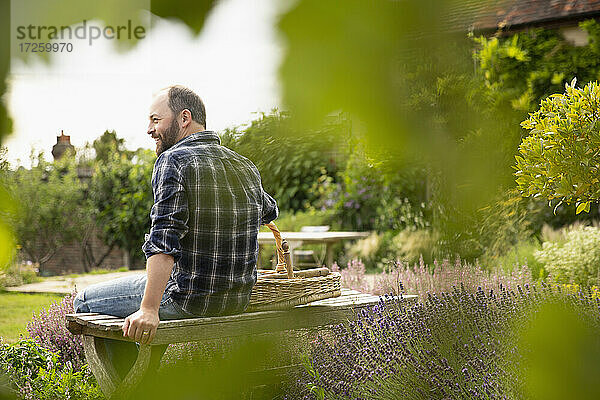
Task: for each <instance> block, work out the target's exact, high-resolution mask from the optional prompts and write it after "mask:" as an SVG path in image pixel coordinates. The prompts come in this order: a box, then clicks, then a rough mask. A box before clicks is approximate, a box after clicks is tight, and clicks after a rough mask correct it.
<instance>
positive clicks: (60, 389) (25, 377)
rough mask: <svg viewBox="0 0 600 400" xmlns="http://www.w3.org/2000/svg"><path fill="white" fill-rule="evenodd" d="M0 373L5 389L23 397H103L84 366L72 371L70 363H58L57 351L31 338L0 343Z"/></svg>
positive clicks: (38, 399) (91, 399)
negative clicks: (5, 381)
mask: <svg viewBox="0 0 600 400" xmlns="http://www.w3.org/2000/svg"><path fill="white" fill-rule="evenodd" d="M0 374H4V375H6V376H7V377H8V384H9V385H8V386H9V388H11V389H12V391H13V392H15V394H17V395H18V396H19V397H20V398H22V399H25V400H30V399H31V400H58V399H71V400H78V399H81V400H95V399H103V398H104V396H103V395H102V393H101V391H100V388H99V387H98V385H97V383H96V380H95V379H94V376H93V375H92V374H91V372H90V371H89V370H88V369H87V365H84V366H82V367H80V368H79V370H78V371H75V369H74V368H73V365H72V364H71V362H69V361H67V362H66V363H64V364H63V363H61V362H60V360H59V355H58V353H55V352H53V351H50V350H48V349H46V348H44V347H43V346H41V345H39V344H37V343H36V342H34V341H33V340H31V339H22V340H20V341H19V342H17V343H14V344H12V345H8V344H4V343H0Z"/></svg>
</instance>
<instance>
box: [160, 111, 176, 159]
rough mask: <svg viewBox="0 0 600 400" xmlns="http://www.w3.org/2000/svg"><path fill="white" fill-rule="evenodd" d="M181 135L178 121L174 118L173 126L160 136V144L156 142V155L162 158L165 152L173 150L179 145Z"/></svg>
mask: <svg viewBox="0 0 600 400" xmlns="http://www.w3.org/2000/svg"><path fill="white" fill-rule="evenodd" d="M178 135H179V124H178V123H177V120H176V119H175V118H173V121H172V122H171V125H169V127H168V128H167V130H166V131H164V132H163V133H162V134H160V133H159V134H158V139H159V140H158V142H156V155H157V156H160V155H161V154H162V153H163V152H164V151H166V150H168V149H169V148H171V147H172V146H173V145H174V144H175V143H177V136H178Z"/></svg>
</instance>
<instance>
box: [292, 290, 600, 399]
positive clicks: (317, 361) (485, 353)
mask: <svg viewBox="0 0 600 400" xmlns="http://www.w3.org/2000/svg"><path fill="white" fill-rule="evenodd" d="M547 301H556V302H558V303H560V304H564V305H567V306H568V307H570V308H571V309H573V310H575V311H576V312H577V313H578V314H586V315H587V316H588V317H589V318H588V320H587V322H586V325H588V326H593V327H594V329H595V331H596V332H598V331H599V330H600V314H599V313H598V305H599V304H600V302H598V301H597V300H594V299H592V297H591V295H590V294H589V293H588V294H586V295H583V294H582V293H581V292H580V293H579V294H577V295H563V294H561V293H560V291H559V290H558V289H552V288H550V287H547V286H544V285H541V286H540V287H538V288H536V287H535V286H529V285H527V286H525V287H524V288H521V287H520V286H519V287H517V289H516V290H508V289H506V288H505V287H504V286H500V287H499V291H494V290H490V291H488V292H484V291H483V290H482V289H481V288H479V289H478V290H477V291H476V292H475V293H473V292H471V291H468V290H466V289H465V287H464V286H461V287H460V288H454V289H453V290H452V291H451V292H443V293H440V294H438V295H436V294H432V295H429V296H428V297H427V299H426V300H425V301H423V302H418V303H412V302H406V301H403V300H401V299H400V300H398V299H393V298H391V297H388V296H386V298H385V299H382V301H381V302H380V304H378V305H377V306H375V307H374V308H373V309H371V310H368V311H365V312H363V313H362V314H361V315H360V316H359V318H358V319H357V320H356V321H354V322H350V323H348V324H347V325H343V326H339V327H338V329H333V330H332V331H331V332H329V333H328V335H321V336H319V338H318V340H317V341H316V342H314V344H313V348H312V352H311V360H310V364H309V367H308V368H307V371H309V372H310V376H307V377H306V379H305V381H304V384H305V386H306V387H308V388H310V389H311V392H312V393H319V391H321V390H322V392H323V393H324V397H325V398H328V399H338V398H339V399H341V398H344V399H346V398H351V399H398V398H402V399H513V398H528V396H527V395H524V393H527V391H526V388H525V387H524V385H525V384H524V383H523V382H524V380H523V379H521V378H522V371H523V367H524V366H525V365H526V364H527V362H526V361H527V360H526V358H527V354H528V353H527V351H526V350H527V349H523V348H522V347H520V341H519V334H520V333H519V332H520V328H521V327H523V326H527V325H528V324H529V323H530V320H531V318H530V316H531V311H532V310H534V309H535V308H536V307H537V306H538V305H540V304H542V303H545V302H547Z"/></svg>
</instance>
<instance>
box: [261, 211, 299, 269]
mask: <svg viewBox="0 0 600 400" xmlns="http://www.w3.org/2000/svg"><path fill="white" fill-rule="evenodd" d="M265 226H266V227H267V228H269V229H270V230H271V232H273V236H274V237H275V245H276V247H277V267H276V269H275V271H276V272H282V271H284V270H287V276H288V278H289V279H291V278H293V277H294V266H293V265H292V257H291V256H290V246H289V244H288V242H287V240H285V239H282V238H281V232H279V229H277V226H276V225H275V224H274V223H273V222H270V223H268V224H265Z"/></svg>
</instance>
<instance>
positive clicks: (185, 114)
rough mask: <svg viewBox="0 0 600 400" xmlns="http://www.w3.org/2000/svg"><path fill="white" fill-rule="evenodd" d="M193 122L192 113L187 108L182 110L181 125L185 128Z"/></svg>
mask: <svg viewBox="0 0 600 400" xmlns="http://www.w3.org/2000/svg"><path fill="white" fill-rule="evenodd" d="M191 122H192V113H191V112H190V110H188V109H187V108H186V109H184V110H183V111H182V112H181V127H182V128H185V127H187V126H188V125H189V124H190V123H191Z"/></svg>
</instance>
